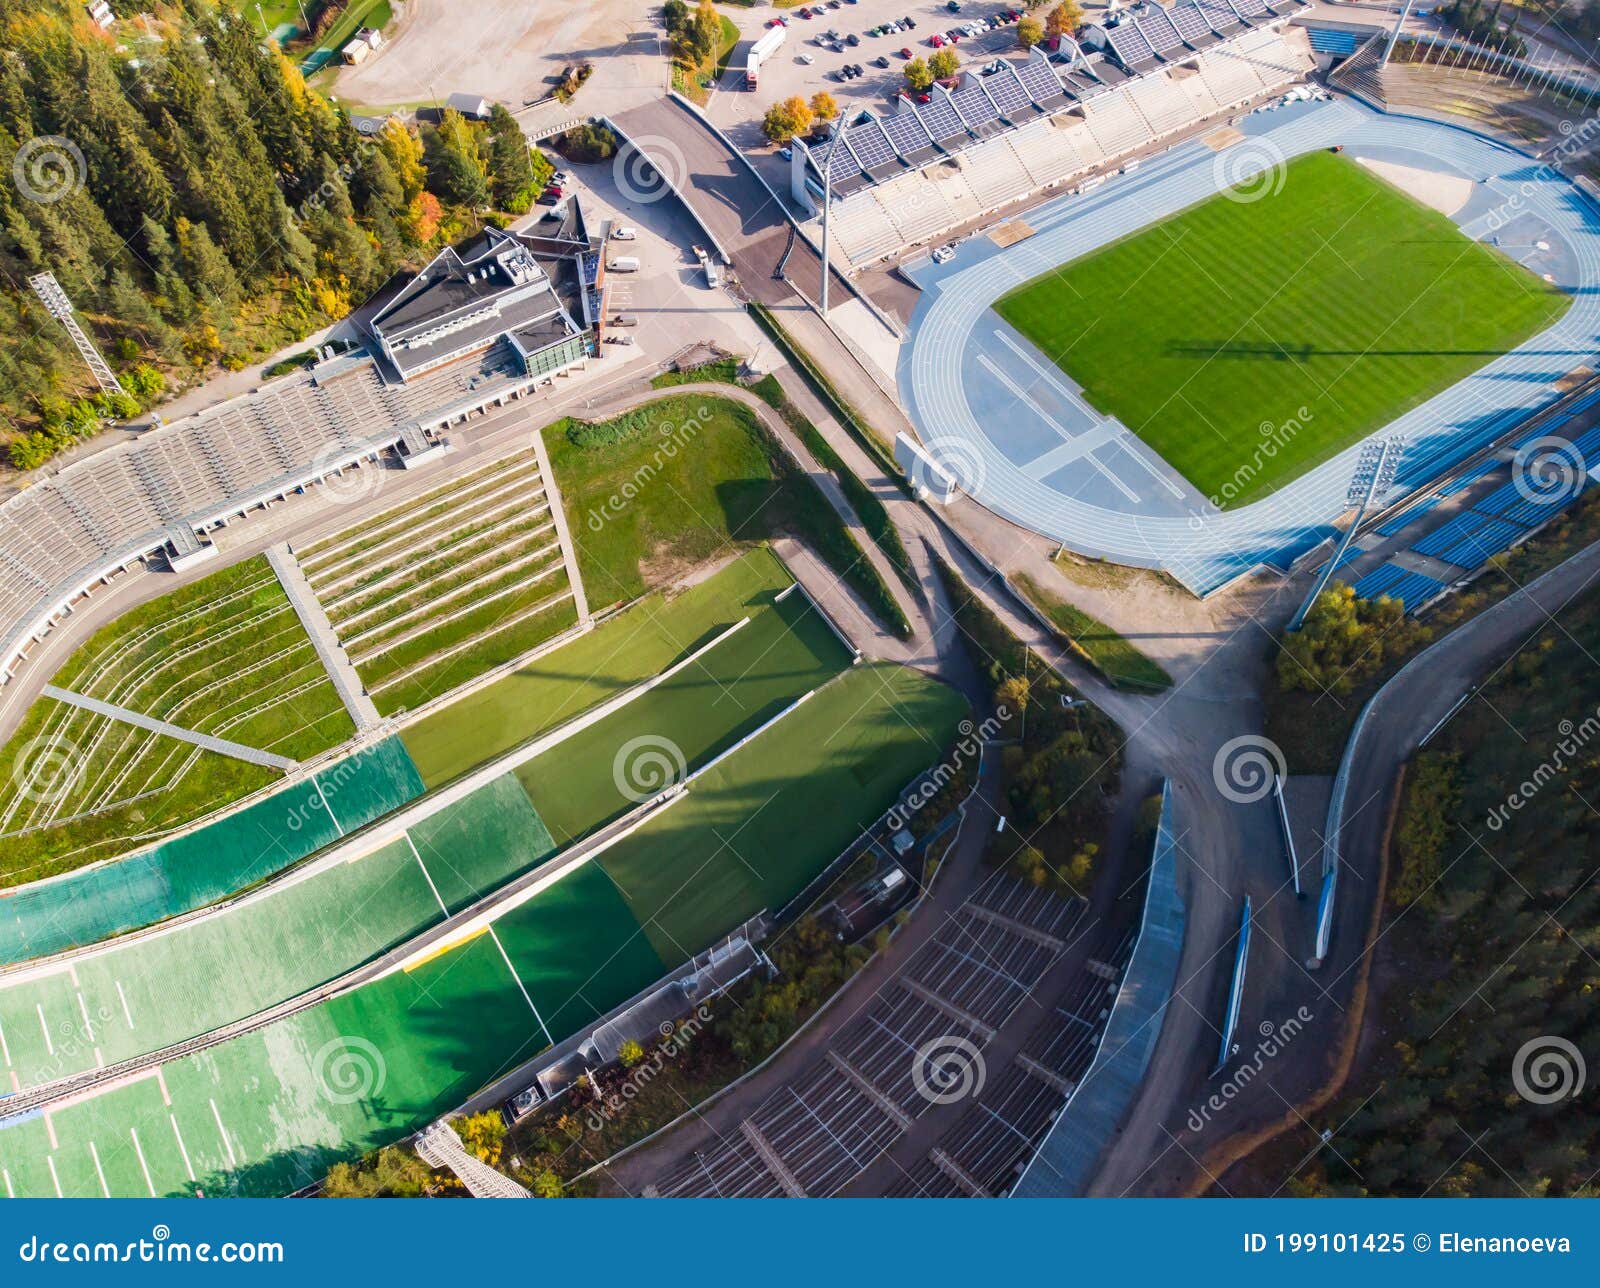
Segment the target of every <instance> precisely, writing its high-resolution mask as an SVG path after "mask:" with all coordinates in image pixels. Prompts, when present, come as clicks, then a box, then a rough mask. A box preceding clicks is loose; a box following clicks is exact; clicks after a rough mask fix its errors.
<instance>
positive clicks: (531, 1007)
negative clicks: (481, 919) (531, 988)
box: [489, 926, 556, 1046]
mask: <svg viewBox="0 0 1600 1288" xmlns="http://www.w3.org/2000/svg"><path fill="white" fill-rule="evenodd" d="M489 938H490V939H492V940H494V946H495V947H496V948H498V949H499V950H500V956H501V957H503V958H504V959H505V963H506V969H507V970H508V971H510V972H511V978H512V979H514V980H516V982H517V991H518V992H520V993H521V994H522V1000H523V1001H524V1002H526V1003H527V1004H528V1009H529V1010H530V1011H532V1012H533V1018H534V1019H536V1020H538V1021H539V1027H540V1028H541V1029H544V1040H545V1041H546V1042H548V1043H549V1044H550V1045H551V1046H554V1045H555V1044H556V1040H555V1039H554V1038H553V1037H551V1036H550V1030H549V1029H548V1028H547V1027H546V1026H545V1022H544V1016H542V1015H540V1014H539V1008H538V1007H537V1006H535V1005H534V1004H533V999H532V998H531V997H529V996H528V990H527V989H526V988H525V987H524V986H523V983H522V976H521V975H519V974H517V968H516V967H515V966H513V965H512V964H511V954H510V953H508V952H506V946H505V945H504V944H502V943H501V942H500V936H499V935H498V934H496V933H495V928H494V927H493V926H490V927H489Z"/></svg>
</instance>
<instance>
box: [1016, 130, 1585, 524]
mask: <svg viewBox="0 0 1600 1288" xmlns="http://www.w3.org/2000/svg"><path fill="white" fill-rule="evenodd" d="M1567 303H1568V301H1567V300H1566V298H1565V297H1564V296H1563V295H1562V294H1561V293H1560V292H1559V291H1557V290H1556V289H1554V288H1553V287H1550V286H1547V285H1546V284H1545V283H1543V282H1542V281H1540V280H1539V279H1538V278H1536V277H1534V276H1533V275H1532V274H1531V273H1528V272H1527V271H1526V270H1524V269H1523V268H1522V267H1521V266H1520V265H1518V264H1515V263H1513V262H1512V261H1511V260H1510V259H1508V258H1506V257H1505V256H1503V255H1501V254H1500V253H1499V252H1498V251H1496V250H1494V249H1492V248H1490V247H1488V246H1484V245H1481V244H1480V243H1478V242H1475V241H1472V240H1471V239H1470V238H1468V237H1467V236H1465V235H1464V234H1463V233H1462V232H1461V231H1460V230H1459V229H1457V228H1456V226H1455V225H1454V224H1453V223H1451V221H1450V220H1449V219H1448V218H1446V217H1445V216H1444V215H1442V214H1439V213H1437V212H1435V211H1433V210H1431V209H1428V208H1427V207H1425V206H1422V205H1421V204H1419V203H1418V202H1416V201H1413V200H1412V199H1411V198H1410V197H1408V196H1406V195H1405V194H1404V193H1401V192H1399V191H1398V190H1397V189H1395V188H1393V187H1391V186H1389V185H1388V184H1387V183H1385V182H1384V181H1383V180H1381V179H1379V178H1377V177H1376V176H1375V175H1373V174H1371V173H1370V172H1369V171H1367V170H1366V169H1365V168H1364V167H1362V166H1361V165H1360V164H1359V163H1357V162H1355V161H1352V160H1349V159H1348V158H1346V157H1343V156H1335V155H1333V154H1332V153H1328V152H1316V153H1310V154H1307V155H1305V156H1302V157H1300V158H1298V159H1296V160H1294V161H1292V162H1290V163H1289V165H1288V167H1287V169H1286V172H1285V174H1284V176H1283V183H1282V185H1281V188H1280V189H1279V190H1277V191H1275V192H1271V193H1270V194H1268V195H1265V196H1262V197H1261V198H1260V199H1258V200H1253V201H1248V200H1243V199H1240V197H1239V196H1238V195H1237V194H1229V193H1223V194H1220V195H1218V196H1216V197H1213V198H1211V199H1210V200H1208V201H1205V202H1203V203H1201V204H1200V205H1198V206H1195V207H1192V208H1191V209H1189V210H1187V211H1184V212H1182V213H1180V214H1178V215H1175V216H1174V217H1172V218H1171V219H1168V220H1166V221H1164V222H1163V223H1160V224H1157V225H1155V226H1153V227H1151V228H1148V229H1145V230H1144V231H1142V232H1138V233H1135V234H1134V235H1132V236H1130V237H1127V238H1124V239H1123V240H1121V241H1119V242H1115V243H1113V244H1112V245H1110V246H1107V247H1104V248H1102V249H1101V250H1098V251H1095V252H1093V253H1091V254H1089V255H1086V256H1084V257H1083V258H1082V259H1079V260H1075V261H1073V262H1072V263H1069V264H1066V265H1064V266H1062V267H1060V268H1056V269H1052V270H1051V271H1050V272H1048V273H1045V274H1043V275H1041V276H1040V277H1037V278H1035V279H1034V280H1033V281H1031V282H1029V283H1027V284H1026V285H1024V286H1021V287H1019V288H1017V289H1016V290H1014V291H1012V292H1010V293H1009V294H1007V295H1005V296H1004V297H1002V298H1001V299H1000V300H999V301H998V302H997V303H996V305H995V308H996V310H997V311H998V312H999V314H1000V316H1001V317H1003V318H1004V319H1005V320H1006V321H1007V322H1009V323H1011V325H1012V326H1014V327H1016V328H1017V330H1018V331H1020V332H1022V334H1023V335H1025V336H1026V337H1027V338H1028V339H1029V340H1031V341H1032V342H1033V343H1034V344H1035V345H1037V346H1038V348H1039V349H1040V350H1041V351H1042V352H1043V353H1044V354H1045V355H1046V356H1047V357H1049V358H1050V359H1051V360H1052V361H1054V362H1055V363H1056V365H1057V366H1059V367H1060V368H1061V369H1062V370H1063V371H1065V372H1066V373H1067V375H1069V376H1070V377H1071V378H1072V379H1073V380H1074V381H1076V382H1077V383H1078V384H1079V385H1080V386H1082V388H1083V391H1084V393H1085V395H1086V396H1087V398H1088V400H1089V401H1090V402H1091V403H1092V404H1093V405H1094V406H1095V407H1096V408H1097V409H1098V410H1100V411H1101V412H1104V413H1105V414H1107V415H1109V416H1114V417H1116V418H1117V419H1118V420H1119V421H1121V422H1122V423H1123V424H1124V425H1126V426H1127V427H1128V428H1129V429H1130V430H1132V431H1133V432H1134V433H1136V434H1137V435H1139V437H1140V438H1142V439H1143V440H1144V441H1145V442H1146V443H1148V444H1149V445H1150V446H1151V447H1152V448H1153V449H1154V450H1155V451H1156V452H1157V453H1159V454H1160V455H1161V457H1162V458H1163V459H1165V460H1166V461H1167V463H1168V464H1170V465H1172V466H1173V468H1175V469H1176V470H1178V471H1179V472H1180V473H1181V474H1183V475H1184V477H1186V478H1187V479H1188V480H1189V481H1190V482H1191V483H1193V484H1194V485H1195V487H1196V488H1198V489H1199V490H1200V491H1201V492H1204V493H1206V494H1207V495H1208V496H1210V497H1211V498H1212V500H1213V501H1214V502H1215V503H1217V504H1218V505H1221V506H1223V507H1224V508H1226V507H1227V506H1228V505H1239V504H1243V503H1245V502H1248V501H1252V500H1256V499H1258V498H1260V497H1261V496H1263V495H1265V494H1267V493H1269V492H1272V491H1274V490H1275V489H1277V488H1278V487H1280V486H1282V485H1283V484H1285V483H1287V482H1289V481H1290V480H1291V479H1293V478H1295V477H1297V476H1298V475H1300V474H1302V473H1303V472H1304V471H1305V470H1307V469H1309V468H1310V467H1311V466H1313V465H1315V464H1317V463H1319V462H1321V461H1324V460H1326V459H1328V458H1329V457H1330V456H1333V455H1335V454H1336V453H1337V452H1339V451H1340V450H1341V449H1342V448H1344V447H1347V446H1349V445H1350V444H1351V443H1353V442H1356V441H1357V440H1359V439H1360V438H1362V437H1364V436H1365V435H1367V434H1369V433H1371V432H1373V431H1374V430H1376V429H1379V428H1381V427H1382V426H1383V425H1385V424H1387V423H1389V422H1390V421H1392V420H1394V419H1395V418H1396V417H1398V416H1400V415H1401V414H1402V413H1404V412H1406V411H1408V410H1410V409H1411V408H1412V407H1415V406H1417V405H1418V404H1419V403H1422V402H1424V401H1426V400H1427V399H1428V398H1430V397H1432V396H1433V395H1434V394H1436V393H1438V392H1440V391H1441V390H1443V389H1446V388H1448V387H1449V386H1450V385H1452V384H1454V383H1456V382H1457V381H1459V380H1460V379H1462V378H1463V377H1464V376H1466V375H1468V374H1469V373H1470V372H1472V371H1474V370H1476V369H1477V368H1479V367H1481V366H1483V365H1484V364H1485V363H1487V362H1489V361H1491V360H1492V359H1494V358H1495V357H1497V356H1498V355H1500V354H1502V353H1505V352H1506V351H1507V350H1509V349H1512V348H1514V347H1516V346H1517V345H1518V344H1520V343H1521V342H1522V341H1524V340H1526V339H1527V338H1529V337H1530V336H1532V335H1535V334H1537V333H1538V332H1539V331H1541V330H1543V329H1544V328H1545V327H1547V326H1549V325H1551V324H1552V323H1553V322H1555V321H1556V320H1557V319H1558V318H1559V317H1560V316H1561V314H1562V313H1563V312H1565V311H1566V308H1567ZM1269 444H1270V448H1269V447H1268V445H1269Z"/></svg>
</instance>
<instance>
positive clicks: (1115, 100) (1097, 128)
mask: <svg viewBox="0 0 1600 1288" xmlns="http://www.w3.org/2000/svg"><path fill="white" fill-rule="evenodd" d="M1126 93H1127V91H1126V90H1119V91H1117V92H1116V93H1112V94H1102V95H1101V96H1100V97H1099V98H1097V99H1095V100H1094V102H1092V103H1085V104H1084V105H1083V115H1084V119H1085V120H1086V121H1087V122H1088V124H1089V133H1091V134H1093V135H1094V137H1095V139H1096V141H1097V142H1098V143H1099V144H1100V146H1101V148H1103V149H1104V150H1105V154H1106V156H1108V157H1112V156H1117V155H1119V154H1120V153H1123V152H1131V151H1132V150H1133V149H1134V148H1136V147H1138V146H1139V145H1140V144H1142V143H1148V142H1149V141H1150V127H1149V125H1147V124H1146V123H1145V119H1144V117H1143V116H1141V115H1140V114H1139V113H1138V111H1137V110H1135V108H1134V106H1133V104H1132V103H1130V102H1129V101H1128V99H1127V97H1126Z"/></svg>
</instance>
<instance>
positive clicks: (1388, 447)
mask: <svg viewBox="0 0 1600 1288" xmlns="http://www.w3.org/2000/svg"><path fill="white" fill-rule="evenodd" d="M1403 447H1405V439H1404V438H1402V437H1401V436H1400V435H1398V434H1390V435H1387V436H1386V437H1384V438H1380V439H1377V440H1375V441H1374V442H1371V443H1368V444H1367V445H1366V446H1365V447H1363V448H1362V449H1361V456H1360V458H1359V459H1358V460H1357V461H1356V469H1355V473H1354V474H1353V475H1352V476H1351V478H1350V487H1349V490H1348V491H1347V492H1346V493H1345V503H1346V504H1347V505H1353V506H1355V507H1356V514H1355V518H1353V519H1351V520H1350V526H1349V527H1348V528H1346V529H1345V531H1344V537H1343V538H1342V539H1341V540H1340V542H1339V544H1338V546H1337V547H1336V548H1335V550H1334V552H1333V554H1332V555H1331V556H1330V557H1329V559H1328V562H1327V563H1326V564H1324V565H1323V568H1322V575H1321V576H1320V577H1318V578H1317V580H1316V583H1315V584H1314V585H1313V586H1312V587H1311V591H1310V593H1309V594H1307V595H1306V597H1305V600H1304V602H1302V603H1301V605H1300V607H1299V608H1298V609H1297V610H1296V611H1295V615H1294V617H1293V618H1292V619H1291V620H1290V622H1289V629H1290V630H1291V631H1297V630H1299V629H1300V628H1301V627H1302V626H1303V625H1305V620H1306V614H1307V613H1309V612H1310V611H1311V605H1312V604H1314V603H1316V602H1317V596H1318V595H1320V594H1321V593H1322V592H1323V589H1324V588H1325V587H1326V586H1327V584H1328V581H1329V579H1330V578H1331V577H1332V576H1333V574H1334V570H1335V569H1336V568H1338V567H1339V560H1340V559H1342V558H1343V557H1344V552H1345V551H1346V550H1347V549H1349V547H1350V543H1351V542H1352V541H1354V540H1355V537H1356V531H1357V530H1358V529H1359V528H1360V527H1361V520H1362V518H1363V517H1364V516H1365V515H1366V513H1367V507H1368V506H1369V505H1371V504H1372V502H1373V501H1374V500H1376V499H1377V498H1378V497H1380V496H1382V495H1383V494H1384V493H1385V492H1387V491H1388V490H1389V488H1390V487H1391V486H1393V484H1394V477H1395V475H1396V474H1397V473H1398V472H1399V470H1400V452H1401V449H1402V448H1403Z"/></svg>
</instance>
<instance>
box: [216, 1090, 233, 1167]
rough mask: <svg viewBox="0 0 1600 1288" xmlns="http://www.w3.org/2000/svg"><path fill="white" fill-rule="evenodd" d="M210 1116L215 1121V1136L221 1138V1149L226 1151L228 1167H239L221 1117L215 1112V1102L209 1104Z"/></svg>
mask: <svg viewBox="0 0 1600 1288" xmlns="http://www.w3.org/2000/svg"><path fill="white" fill-rule="evenodd" d="M211 1116H212V1117H213V1118H215V1119H216V1120H217V1134H218V1135H219V1136H221V1137H222V1148H223V1149H225V1150H227V1151H228V1166H229V1167H237V1166H239V1159H238V1158H237V1156H236V1155H235V1154H234V1152H233V1142H232V1141H231V1140H229V1139H228V1129H227V1128H226V1127H224V1126H223V1125H222V1115H221V1114H220V1113H218V1112H217V1102H216V1101H215V1100H213V1101H212V1102H211Z"/></svg>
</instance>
